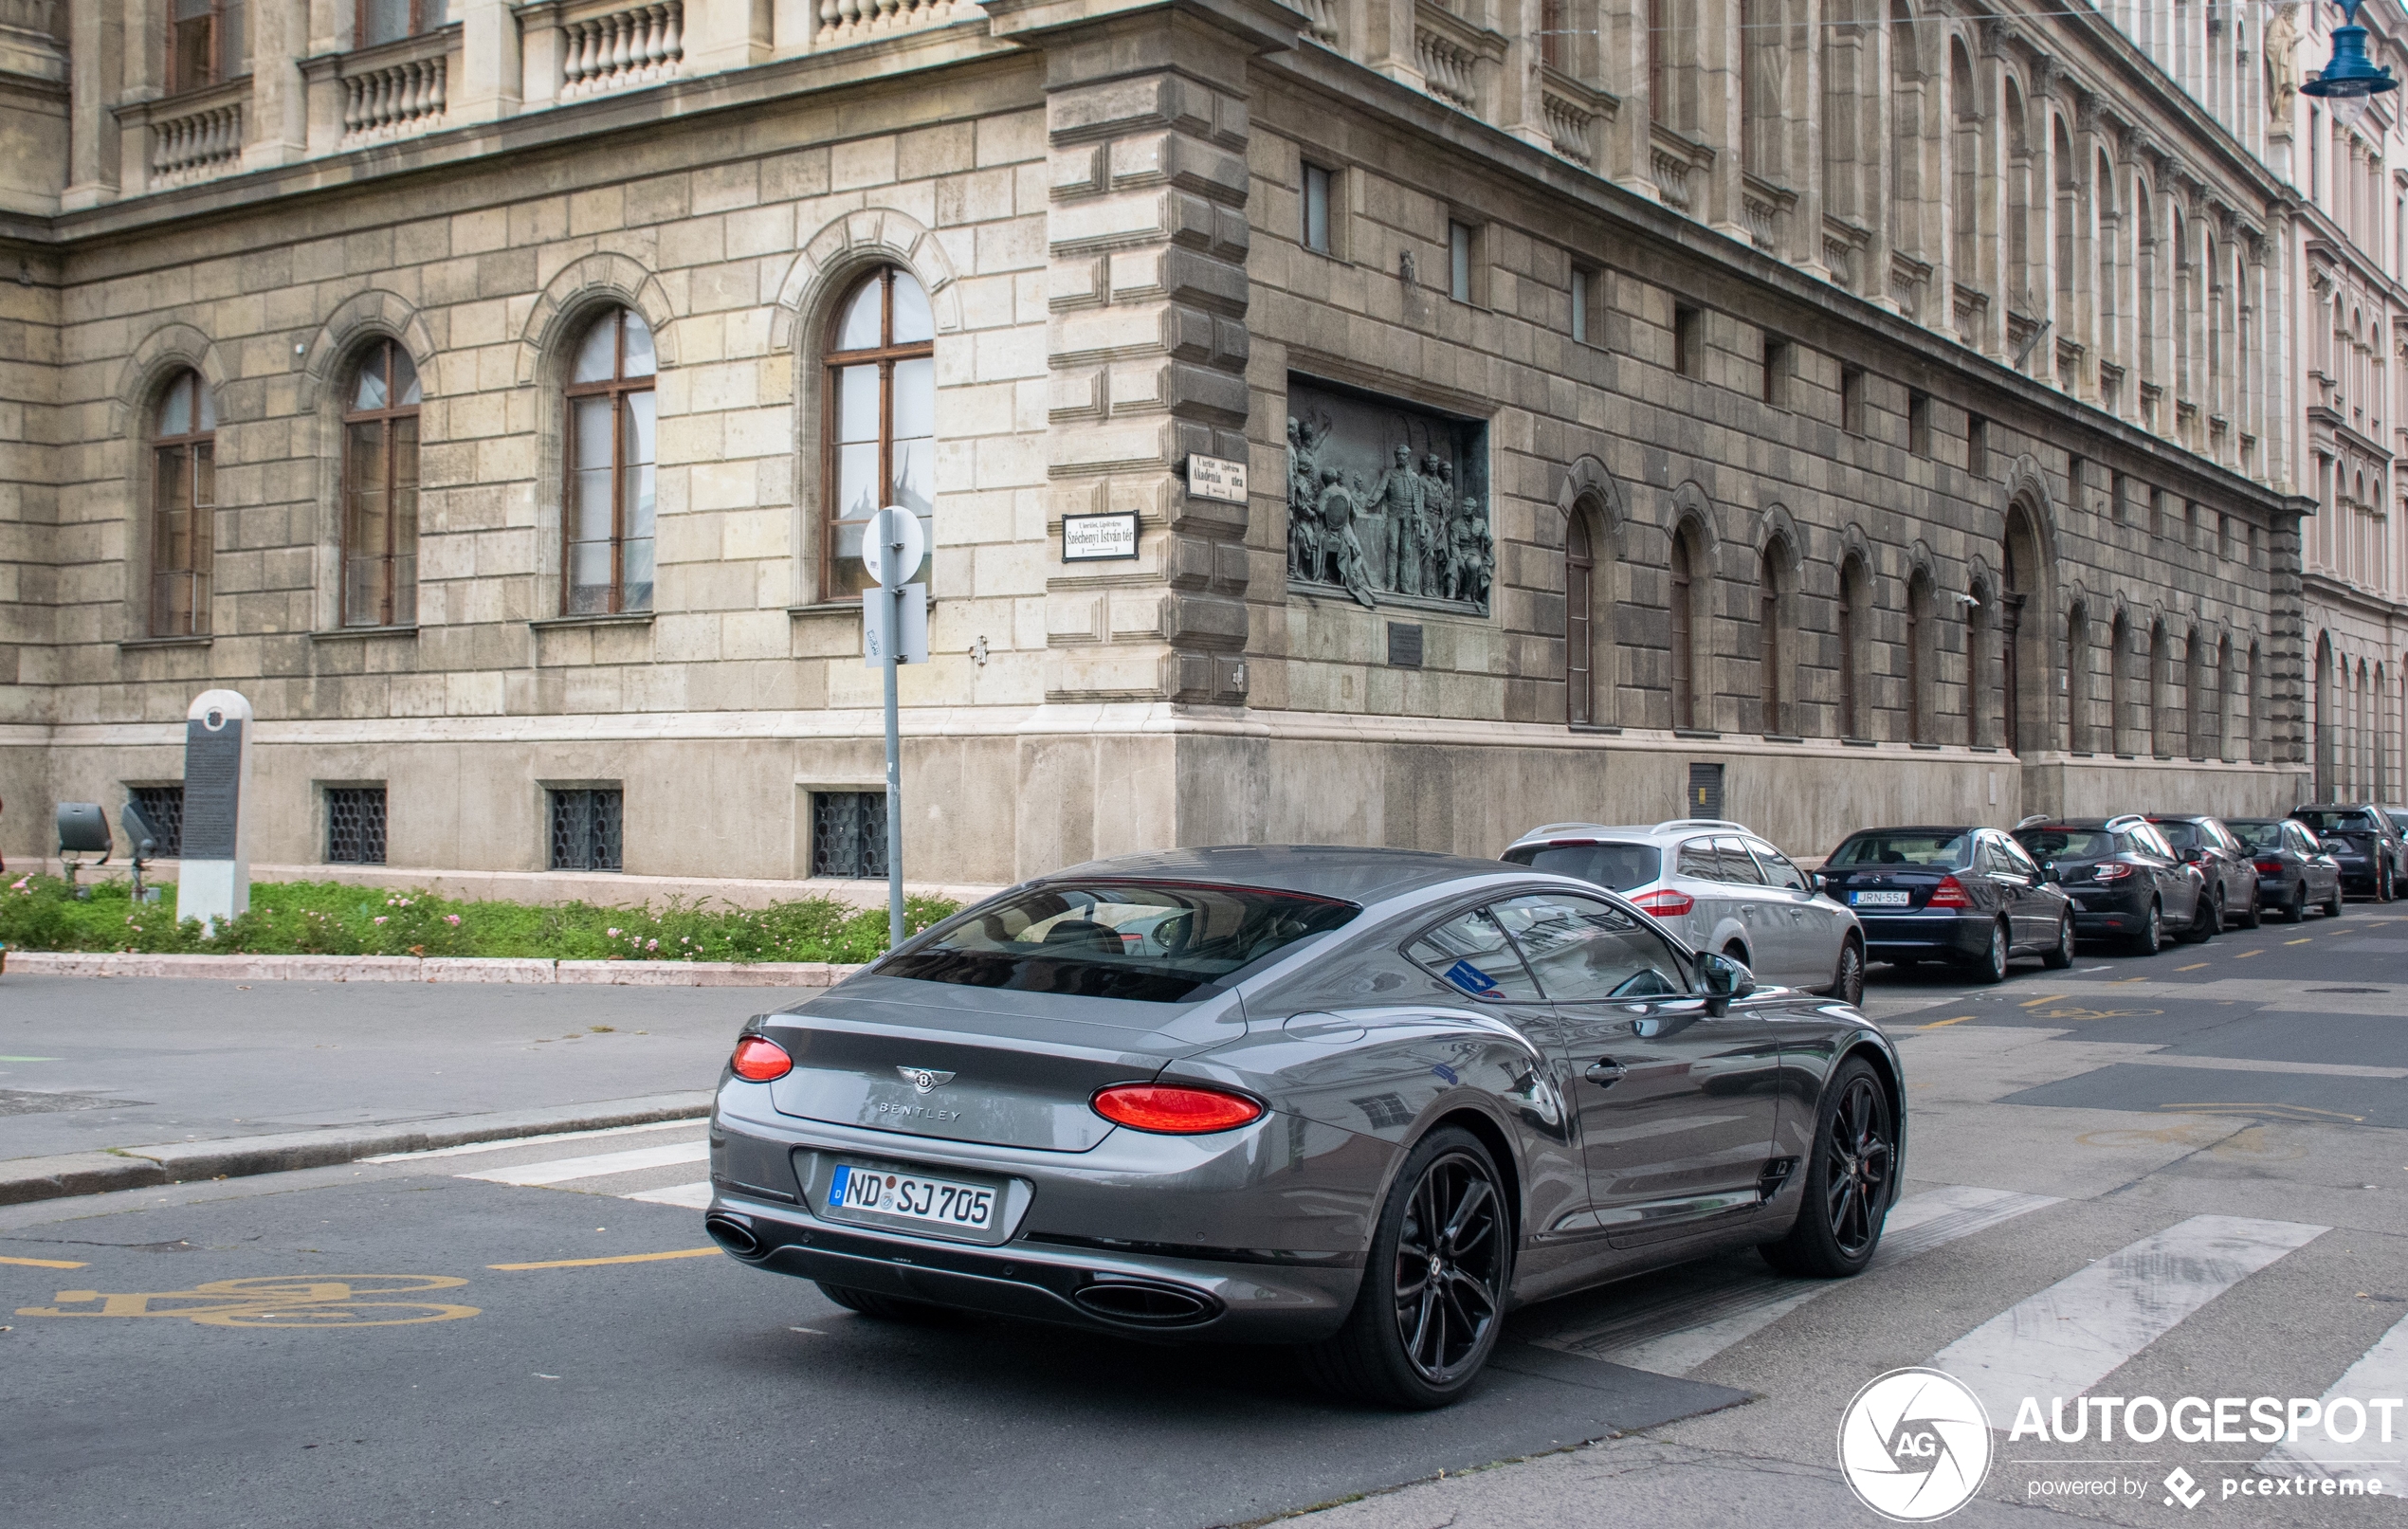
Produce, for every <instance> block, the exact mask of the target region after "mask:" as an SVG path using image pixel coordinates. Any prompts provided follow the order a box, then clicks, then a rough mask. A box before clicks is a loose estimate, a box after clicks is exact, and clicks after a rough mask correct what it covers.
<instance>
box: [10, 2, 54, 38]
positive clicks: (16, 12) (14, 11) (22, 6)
mask: <svg viewBox="0 0 2408 1529" xmlns="http://www.w3.org/2000/svg"><path fill="white" fill-rule="evenodd" d="M57 18H58V0H0V27H16V28H17V29H18V30H20V31H27V32H31V33H33V34H34V35H35V36H37V37H49V36H51V35H53V34H52V32H51V28H52V27H54V26H56V25H57Z"/></svg>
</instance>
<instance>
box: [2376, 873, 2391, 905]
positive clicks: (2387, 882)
mask: <svg viewBox="0 0 2408 1529" xmlns="http://www.w3.org/2000/svg"><path fill="white" fill-rule="evenodd" d="M2391 899H2392V883H2391V867H2390V866H2388V865H2385V866H2384V867H2383V868H2382V869H2381V870H2380V871H2377V872H2376V873H2375V901H2378V902H2389V901H2391Z"/></svg>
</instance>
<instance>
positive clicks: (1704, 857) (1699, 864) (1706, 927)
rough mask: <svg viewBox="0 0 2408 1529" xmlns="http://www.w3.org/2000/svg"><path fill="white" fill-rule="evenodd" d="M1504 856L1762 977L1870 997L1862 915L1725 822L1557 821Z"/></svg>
mask: <svg viewBox="0 0 2408 1529" xmlns="http://www.w3.org/2000/svg"><path fill="white" fill-rule="evenodd" d="M1505 859H1506V860H1507V861H1510V862H1511V863H1512V864H1514V865H1528V866H1530V867H1531V868H1532V869H1534V870H1542V871H1553V872H1555V873H1556V874H1557V875H1559V876H1577V877H1578V878H1580V879H1581V880H1582V881H1584V882H1595V883H1596V884H1597V885H1599V886H1602V887H1605V888H1607V889H1609V890H1611V891H1614V892H1619V893H1621V894H1622V895H1623V896H1624V897H1626V898H1629V899H1630V900H1631V901H1633V903H1635V904H1637V905H1638V906H1639V907H1641V908H1643V909H1645V910H1646V911H1647V912H1649V913H1651V914H1653V915H1654V916H1655V917H1656V918H1657V919H1659V920H1661V921H1662V922H1663V923H1664V924H1666V925H1667V926H1668V927H1669V928H1670V929H1671V930H1673V931H1674V932H1675V933H1676V934H1678V935H1679V936H1680V937H1682V938H1683V939H1685V940H1687V942H1688V944H1689V946H1690V948H1691V949H1693V950H1702V951H1715V952H1719V953H1720V954H1722V955H1724V956H1729V957H1731V958H1732V959H1733V960H1735V961H1739V962H1741V963H1742V964H1744V965H1745V966H1746V967H1747V968H1748V969H1749V970H1750V971H1751V972H1752V973H1754V974H1755V975H1756V976H1757V977H1758V978H1759V979H1760V980H1763V981H1767V982H1778V983H1780V984H1781V985H1782V986H1783V987H1790V988H1804V989H1806V990H1807V991H1809V992H1822V993H1828V994H1829V995H1831V996H1832V997H1834V998H1837V999H1839V1000H1840V1001H1841V1002H1843V1003H1859V1002H1862V1001H1863V999H1864V996H1865V934H1864V931H1863V930H1862V929H1861V928H1859V927H1858V926H1857V923H1856V916H1855V915H1854V914H1853V913H1851V912H1850V911H1848V909H1846V908H1844V907H1842V906H1841V905H1840V904H1839V903H1837V902H1834V901H1832V900H1831V899H1830V898H1828V897H1824V896H1822V895H1820V894H1819V893H1818V892H1817V891H1816V890H1815V883H1814V879H1813V878H1812V877H1809V876H1808V875H1807V874H1806V873H1805V872H1803V871H1801V870H1799V869H1798V868H1797V866H1796V865H1791V864H1790V861H1789V857H1788V856H1786V855H1784V854H1782V853H1781V852H1780V851H1779V850H1778V849H1776V848H1774V847H1773V846H1771V845H1768V844H1766V843H1765V842H1764V841H1763V840H1761V839H1760V838H1758V837H1757V836H1756V835H1755V834H1753V833H1751V832H1749V831H1748V829H1747V828H1746V826H1745V825H1744V824H1739V823H1729V822H1725V821H1724V820H1722V819H1720V818H1674V819H1673V820H1672V821H1670V822H1669V823H1657V824H1654V825H1652V826H1649V827H1637V826H1624V827H1620V828H1614V827H1609V826H1606V825H1603V824H1596V823H1550V824H1548V825H1546V826H1545V827H1544V828H1532V829H1531V830H1530V831H1529V832H1528V833H1525V834H1523V836H1522V837H1521V838H1519V839H1517V840H1515V841H1514V843H1513V846H1512V847H1511V848H1509V849H1507V850H1506V851H1505Z"/></svg>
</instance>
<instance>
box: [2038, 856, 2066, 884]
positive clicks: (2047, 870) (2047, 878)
mask: <svg viewBox="0 0 2408 1529" xmlns="http://www.w3.org/2000/svg"><path fill="white" fill-rule="evenodd" d="M2040 880H2042V881H2044V882H2057V881H2063V880H2064V878H2063V877H2061V876H2059V875H2058V874H2057V863H2056V862H2055V861H2053V860H2044V861H2042V862H2040Z"/></svg>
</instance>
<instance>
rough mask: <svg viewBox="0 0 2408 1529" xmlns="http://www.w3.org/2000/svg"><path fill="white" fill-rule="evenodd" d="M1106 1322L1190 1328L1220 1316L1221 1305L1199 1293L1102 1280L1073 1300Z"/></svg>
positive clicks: (1127, 1281) (1136, 1282)
mask: <svg viewBox="0 0 2408 1529" xmlns="http://www.w3.org/2000/svg"><path fill="white" fill-rule="evenodd" d="M1072 1299H1074V1300H1076V1301H1078V1303H1079V1304H1080V1305H1082V1306H1084V1307H1085V1308H1086V1309H1087V1310H1088V1311H1089V1312H1092V1313H1093V1314H1094V1315H1096V1316H1098V1317H1101V1318H1103V1319H1104V1320H1106V1321H1115V1322H1126V1323H1128V1324H1130V1325H1132V1326H1136V1327H1189V1326H1193V1325H1195V1323H1197V1322H1202V1321H1210V1320H1212V1319H1213V1318H1214V1317H1217V1316H1219V1315H1220V1309H1221V1308H1220V1302H1219V1301H1214V1300H1213V1298H1212V1297H1211V1296H1208V1295H1206V1294H1204V1293H1203V1292H1202V1291H1200V1290H1188V1289H1183V1288H1181V1287H1180V1286H1178V1285H1176V1284H1155V1283H1150V1282H1140V1281H1137V1280H1100V1281H1098V1282H1096V1283H1093V1284H1089V1285H1085V1286H1083V1287H1081V1288H1080V1290H1079V1291H1078V1292H1077V1294H1076V1295H1075V1296H1074V1297H1073V1298H1072Z"/></svg>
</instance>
